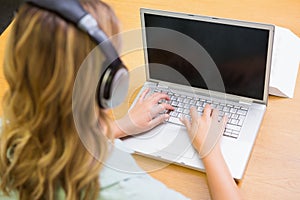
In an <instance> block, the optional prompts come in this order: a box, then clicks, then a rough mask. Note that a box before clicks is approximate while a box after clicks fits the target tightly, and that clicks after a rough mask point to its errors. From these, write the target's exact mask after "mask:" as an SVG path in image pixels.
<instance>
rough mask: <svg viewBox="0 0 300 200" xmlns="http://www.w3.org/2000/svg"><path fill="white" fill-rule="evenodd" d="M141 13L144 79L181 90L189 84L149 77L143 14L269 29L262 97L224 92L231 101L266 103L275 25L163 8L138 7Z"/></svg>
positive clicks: (200, 89)
mask: <svg viewBox="0 0 300 200" xmlns="http://www.w3.org/2000/svg"><path fill="white" fill-rule="evenodd" d="M140 14H141V24H142V39H143V45H144V57H145V67H146V69H145V71H146V80H147V81H151V82H158V83H161V84H163V85H166V86H168V87H170V88H172V87H173V88H178V86H180V88H182V89H183V90H184V89H186V90H188V89H190V88H191V87H190V86H184V85H180V84H176V83H171V82H165V81H161V80H157V79H153V78H151V77H150V73H149V64H148V63H149V61H148V52H147V40H146V27H145V17H144V16H145V14H152V15H158V16H162V17H164V16H166V17H173V18H180V19H190V20H197V21H203V22H210V23H219V24H224V25H231V26H241V27H247V28H255V29H262V30H268V31H269V41H268V50H267V51H268V52H267V60H266V72H265V82H264V91H263V99H255V98H249V97H243V96H239V95H234V94H226V99H229V100H233V101H243V102H254V103H261V104H267V101H268V95H269V81H270V71H271V70H270V69H271V60H272V49H273V40H274V29H275V26H274V25H271V24H262V23H256V22H246V21H239V20H233V19H224V18H217V17H208V16H201V15H194V14H186V13H177V12H169V11H163V10H153V9H146V8H141V9H140ZM192 88H193V91H195V92H196V93H200V94H204V95H207V96H211V95H213V96H215V97H223V96H224V93H222V92H217V91H211V90H207V89H202V88H196V87H192Z"/></svg>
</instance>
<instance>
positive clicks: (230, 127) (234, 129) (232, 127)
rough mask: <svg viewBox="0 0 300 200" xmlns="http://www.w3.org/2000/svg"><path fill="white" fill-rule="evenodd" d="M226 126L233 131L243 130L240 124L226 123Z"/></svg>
mask: <svg viewBox="0 0 300 200" xmlns="http://www.w3.org/2000/svg"><path fill="white" fill-rule="evenodd" d="M226 128H227V129H231V130H233V131H240V130H241V127H240V126H235V125H232V124H227V125H226Z"/></svg>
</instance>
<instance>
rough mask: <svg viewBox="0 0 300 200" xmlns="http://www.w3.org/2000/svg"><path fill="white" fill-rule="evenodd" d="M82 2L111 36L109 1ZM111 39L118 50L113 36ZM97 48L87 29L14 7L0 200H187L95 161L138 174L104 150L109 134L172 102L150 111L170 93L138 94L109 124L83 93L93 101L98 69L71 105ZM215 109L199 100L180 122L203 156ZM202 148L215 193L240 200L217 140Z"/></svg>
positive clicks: (147, 121)
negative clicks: (202, 107)
mask: <svg viewBox="0 0 300 200" xmlns="http://www.w3.org/2000/svg"><path fill="white" fill-rule="evenodd" d="M81 3H82V5H83V6H84V8H85V9H86V10H87V11H89V12H90V13H91V14H92V15H93V16H94V18H96V19H97V23H98V25H99V26H100V27H101V29H102V30H103V31H104V32H105V33H106V34H107V35H108V36H112V35H114V34H116V33H118V32H119V26H118V22H117V19H116V17H115V15H114V13H113V11H112V10H111V8H110V7H109V6H108V5H106V4H105V3H103V2H101V1H98V0H82V1H81ZM114 45H115V47H118V46H119V45H120V44H119V41H114ZM95 46H96V44H95V43H94V42H93V41H92V40H91V39H90V37H89V36H88V35H87V34H85V33H83V32H82V31H80V30H78V29H77V28H76V27H74V26H73V25H72V24H70V23H68V22H66V21H65V20H63V19H61V18H60V17H59V16H57V15H56V14H54V13H51V12H49V11H46V10H43V9H40V8H37V7H34V6H31V5H27V4H25V5H23V6H22V7H21V8H20V9H19V12H18V14H17V17H16V19H15V22H14V27H13V29H12V31H11V36H10V39H9V42H8V45H7V50H6V56H5V61H4V74H5V77H6V80H7V82H8V85H9V89H8V91H7V92H6V94H5V97H4V99H3V113H4V115H3V125H2V133H1V138H0V142H1V146H0V153H1V154H0V166H1V168H0V175H1V178H0V188H1V191H2V192H1V193H0V197H1V199H2V198H7V199H15V198H19V199H70V200H71V199H185V197H184V196H182V195H181V194H179V193H177V192H175V191H172V190H170V189H168V188H166V187H165V186H164V185H163V184H162V183H160V182H158V181H156V180H154V179H152V178H151V177H150V176H149V175H147V174H145V173H140V174H137V175H136V174H127V173H124V172H117V171H114V170H113V169H111V168H109V167H107V166H106V165H105V164H103V162H101V161H105V162H108V163H109V162H114V160H117V161H119V163H121V165H122V164H123V165H124V163H126V164H128V165H129V167H130V168H131V169H132V168H134V169H136V170H138V171H142V170H141V169H140V168H139V167H138V166H137V165H136V164H135V162H134V160H133V159H132V157H131V156H130V155H129V154H127V153H125V152H122V153H120V152H119V153H118V152H117V151H115V150H111V148H110V147H111V145H110V144H109V142H108V141H113V139H114V138H118V137H122V136H125V135H127V134H128V133H132V134H138V133H140V132H142V131H146V130H149V129H151V128H153V127H154V126H156V125H158V124H159V123H162V122H163V121H164V120H165V119H166V118H168V115H167V114H164V115H159V116H157V115H158V114H159V113H160V112H161V111H162V110H166V109H172V107H171V106H170V105H168V104H161V105H160V106H158V107H157V108H158V109H155V111H154V113H153V107H155V106H157V103H158V102H159V100H161V99H168V96H167V95H165V94H154V95H152V96H150V97H146V96H147V91H145V92H144V93H143V94H142V95H141V97H140V100H139V101H138V102H137V104H136V105H135V106H134V108H133V109H132V110H130V112H129V114H128V116H127V118H125V119H124V120H121V121H119V122H120V123H115V122H112V121H111V120H110V119H109V117H108V114H107V113H106V111H105V110H103V109H101V108H98V107H97V108H96V109H97V115H96V114H95V112H94V105H95V104H94V103H93V102H91V101H87V100H86V99H87V98H88V99H94V98H93V95H94V93H93V90H90V86H91V85H96V84H97V83H95V79H94V78H91V77H93V75H95V74H99V72H97V71H95V70H94V69H93V70H91V69H90V68H89V69H88V70H86V71H84V73H80V76H81V75H82V76H83V77H80V76H79V79H80V78H83V79H84V81H83V83H84V84H81V85H80V87H81V88H80V90H79V91H81V92H82V93H78V92H76V91H75V92H74V94H73V102H72V92H73V86H74V84H75V78H76V76H77V74H78V72H79V71H80V69H79V68H80V66H81V64H82V62H83V61H84V59H85V58H86V57H87V55H88V54H89V53H90V52H91V51H92V49H94V48H95ZM97 59H98V60H93V61H91V63H90V64H91V65H93V64H95V63H94V62H100V61H101V57H100V60H99V57H98V58H97ZM102 61H103V60H102ZM87 65H89V63H87ZM98 70H100V69H98ZM77 78H78V77H77ZM75 85H76V84H75ZM72 103H73V106H75V114H74V113H73V112H72ZM76 105H80V106H76ZM76 108H78V110H76ZM77 111H78V112H77ZM76 113H77V114H78V113H80V115H79V116H78V119H82V120H86V119H87V120H86V121H85V122H87V123H88V125H85V126H81V125H80V123H82V121H81V120H79V122H78V123H79V124H76V123H74V118H76ZM82 113H83V114H82ZM149 113H150V115H149ZM216 114H217V112H216V111H212V110H211V108H210V106H206V108H205V111H204V114H203V116H198V114H197V112H196V110H195V109H191V116H192V123H191V122H190V121H188V120H186V119H183V120H182V121H183V123H184V124H185V125H186V127H187V130H188V132H189V134H190V135H191V137H195V138H194V140H193V145H194V147H195V149H196V150H197V151H198V152H199V153H200V156H203V154H201V152H202V151H203V150H202V149H203V148H202V147H203V146H204V144H203V143H204V141H205V139H204V138H205V137H206V136H207V135H208V133H209V132H210V131H211V130H213V129H212V123H213V121H214V119H216V116H217V115H216ZM154 116H155V117H154ZM128 119H130V121H131V122H132V123H128V122H129V121H128ZM119 125H120V126H119ZM224 125H225V120H223V121H222V126H221V128H220V130H214V131H219V132H222V131H223V130H224ZM78 127H83V128H82V129H81V130H79V132H80V133H81V132H82V131H84V133H86V134H85V136H84V138H82V137H81V135H80V133H79V134H77V131H78ZM141 127H142V128H141ZM106 137H107V138H108V139H109V140H108V141H107V139H106ZM86 142H87V143H86ZM87 144H89V145H88V146H87ZM206 153H208V155H205V156H203V162H204V164H205V167H206V170H207V177H208V182H209V186H210V190H211V195H212V197H213V198H214V199H239V198H240V194H239V191H238V189H237V187H236V185H235V183H234V181H233V179H232V177H231V175H230V173H229V171H228V169H227V167H226V164H225V162H224V160H223V157H222V154H221V151H220V146H219V143H217V144H216V145H214V148H213V149H210V150H209V151H208V152H206ZM121 161H124V162H121ZM137 186H138V189H137Z"/></svg>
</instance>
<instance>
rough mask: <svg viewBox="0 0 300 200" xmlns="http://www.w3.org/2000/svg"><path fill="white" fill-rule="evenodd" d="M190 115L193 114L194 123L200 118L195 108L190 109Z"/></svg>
mask: <svg viewBox="0 0 300 200" xmlns="http://www.w3.org/2000/svg"><path fill="white" fill-rule="evenodd" d="M190 114H191V118H192V122H195V121H196V120H197V119H198V117H199V115H198V112H197V110H196V108H195V107H194V106H192V107H191V108H190Z"/></svg>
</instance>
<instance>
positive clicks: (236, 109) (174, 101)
mask: <svg viewBox="0 0 300 200" xmlns="http://www.w3.org/2000/svg"><path fill="white" fill-rule="evenodd" d="M152 92H162V93H166V94H168V95H169V97H170V101H165V100H161V101H160V102H159V103H162V102H166V103H169V104H171V105H172V106H173V107H174V108H175V110H174V111H171V112H170V113H169V114H170V118H169V120H168V122H170V123H174V124H178V125H183V124H182V123H181V122H180V120H179V119H180V118H181V117H186V118H188V119H191V117H190V115H189V113H190V107H191V106H194V107H195V108H196V109H197V111H198V113H199V114H202V113H203V110H204V107H205V105H206V104H210V105H211V107H212V108H217V109H218V110H219V120H221V119H222V117H223V116H224V115H227V116H228V122H227V124H226V127H225V131H224V133H223V135H224V136H227V137H231V138H235V139H237V138H238V137H239V133H240V130H241V128H242V125H243V123H244V121H245V118H246V115H247V113H248V108H247V107H245V106H239V105H233V104H230V103H228V102H226V103H224V102H217V101H212V100H210V99H204V98H200V97H191V96H187V95H182V94H176V93H174V92H172V91H169V90H167V89H161V88H156V89H154V91H152Z"/></svg>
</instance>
